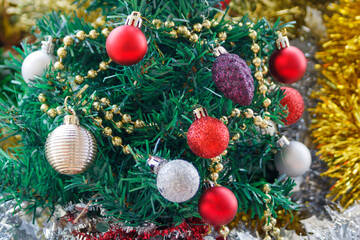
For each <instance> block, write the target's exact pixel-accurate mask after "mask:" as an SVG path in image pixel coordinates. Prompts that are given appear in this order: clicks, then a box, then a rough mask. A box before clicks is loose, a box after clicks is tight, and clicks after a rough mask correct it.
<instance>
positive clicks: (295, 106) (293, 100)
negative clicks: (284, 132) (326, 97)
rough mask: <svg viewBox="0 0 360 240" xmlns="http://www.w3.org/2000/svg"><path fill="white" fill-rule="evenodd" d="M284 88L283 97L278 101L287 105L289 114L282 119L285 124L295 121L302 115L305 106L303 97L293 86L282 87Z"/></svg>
mask: <svg viewBox="0 0 360 240" xmlns="http://www.w3.org/2000/svg"><path fill="white" fill-rule="evenodd" d="M281 90H285V92H284V93H285V97H284V98H283V99H282V100H281V101H280V104H281V105H283V106H285V105H286V106H287V107H288V110H289V115H288V116H287V117H286V120H283V122H284V123H285V125H290V124H293V123H296V122H297V121H298V120H299V119H300V118H301V116H302V114H303V112H304V108H305V104H304V99H303V97H302V96H301V94H300V93H299V92H298V91H297V90H296V89H294V88H290V87H282V88H281Z"/></svg>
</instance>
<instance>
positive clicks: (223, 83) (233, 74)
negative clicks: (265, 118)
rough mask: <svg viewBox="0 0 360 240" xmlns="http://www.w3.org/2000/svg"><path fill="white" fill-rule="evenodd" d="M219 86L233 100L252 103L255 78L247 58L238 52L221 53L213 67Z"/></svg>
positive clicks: (242, 103)
mask: <svg viewBox="0 0 360 240" xmlns="http://www.w3.org/2000/svg"><path fill="white" fill-rule="evenodd" d="M212 76H213V80H214V82H215V84H216V86H217V88H218V89H219V90H220V91H221V92H222V93H224V95H225V96H226V97H227V98H229V99H231V100H232V101H233V102H235V103H237V104H240V105H242V106H246V105H250V104H251V102H252V99H253V97H254V79H253V77H252V75H251V70H250V68H249V67H248V65H247V64H246V62H245V60H243V59H241V58H240V57H239V56H238V55H236V54H231V53H226V54H222V55H220V56H219V57H218V58H217V59H216V61H215V62H214V65H213V67H212Z"/></svg>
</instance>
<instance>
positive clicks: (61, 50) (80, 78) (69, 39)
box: [54, 28, 111, 85]
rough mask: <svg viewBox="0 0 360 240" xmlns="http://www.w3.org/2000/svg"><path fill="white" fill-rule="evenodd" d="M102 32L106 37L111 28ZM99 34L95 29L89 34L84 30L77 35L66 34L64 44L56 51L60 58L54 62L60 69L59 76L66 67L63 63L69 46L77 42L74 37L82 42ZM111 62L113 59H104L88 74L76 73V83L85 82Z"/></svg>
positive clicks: (55, 66)
mask: <svg viewBox="0 0 360 240" xmlns="http://www.w3.org/2000/svg"><path fill="white" fill-rule="evenodd" d="M101 33H102V34H103V35H104V36H105V37H107V36H108V35H109V29H107V28H105V29H103V30H102V31H101ZM99 35H100V34H99V33H98V32H97V31H96V30H94V29H93V30H91V31H90V32H89V34H86V33H85V32H84V31H82V30H80V31H78V32H77V33H76V34H75V35H72V36H66V37H64V38H63V43H64V46H62V47H60V48H58V50H57V51H56V53H57V55H58V57H59V60H58V61H57V62H55V64H54V68H55V69H56V70H58V71H59V73H58V76H59V77H60V71H62V70H64V69H65V66H64V65H63V60H64V58H65V57H66V56H67V51H68V48H69V47H70V46H72V45H73V44H74V42H75V41H74V39H78V40H79V41H80V42H82V41H85V40H86V38H91V39H97V38H98V37H99ZM110 63H111V59H109V60H108V61H102V62H100V63H99V68H98V69H97V70H94V69H90V70H89V71H88V72H87V75H86V76H81V75H76V76H75V80H74V82H75V84H77V85H81V84H83V83H84V81H85V80H86V79H88V78H90V79H92V78H95V77H96V76H97V75H98V73H99V72H101V71H105V70H106V69H107V68H108V67H109V64H110Z"/></svg>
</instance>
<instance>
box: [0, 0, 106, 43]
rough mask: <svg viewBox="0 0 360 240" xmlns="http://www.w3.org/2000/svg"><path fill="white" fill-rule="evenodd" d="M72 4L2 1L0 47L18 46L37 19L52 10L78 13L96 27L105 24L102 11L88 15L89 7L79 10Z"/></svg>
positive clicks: (63, 1)
mask: <svg viewBox="0 0 360 240" xmlns="http://www.w3.org/2000/svg"><path fill="white" fill-rule="evenodd" d="M72 3H73V0H57V1H51V0H0V19H1V20H0V46H4V47H5V48H10V47H11V46H12V45H17V44H18V43H19V42H20V41H21V40H22V39H23V38H24V37H25V36H26V35H27V34H28V32H29V31H30V29H31V27H33V26H34V24H35V19H36V18H41V17H42V16H43V15H44V14H45V13H47V12H50V11H51V10H55V11H62V12H63V13H68V14H70V13H73V12H76V14H77V15H78V16H79V17H84V18H85V20H86V21H87V22H93V23H94V24H95V25H101V24H103V23H104V22H105V17H100V16H101V12H100V9H99V10H98V11H93V12H91V13H87V12H86V10H85V9H86V7H87V6H82V7H80V8H79V7H78V6H76V5H74V4H72Z"/></svg>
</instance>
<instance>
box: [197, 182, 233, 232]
mask: <svg viewBox="0 0 360 240" xmlns="http://www.w3.org/2000/svg"><path fill="white" fill-rule="evenodd" d="M198 208H199V214H200V216H201V218H202V219H203V220H204V221H205V222H207V223H209V224H211V225H213V226H221V225H226V224H228V223H229V222H231V221H232V220H233V219H234V217H235V215H236V213H237V210H238V201H237V199H236V197H235V195H234V193H233V192H232V191H231V190H229V189H228V188H226V187H222V186H217V187H212V188H209V189H207V190H206V191H205V192H204V193H203V194H202V195H201V197H200V199H199V204H198Z"/></svg>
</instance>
